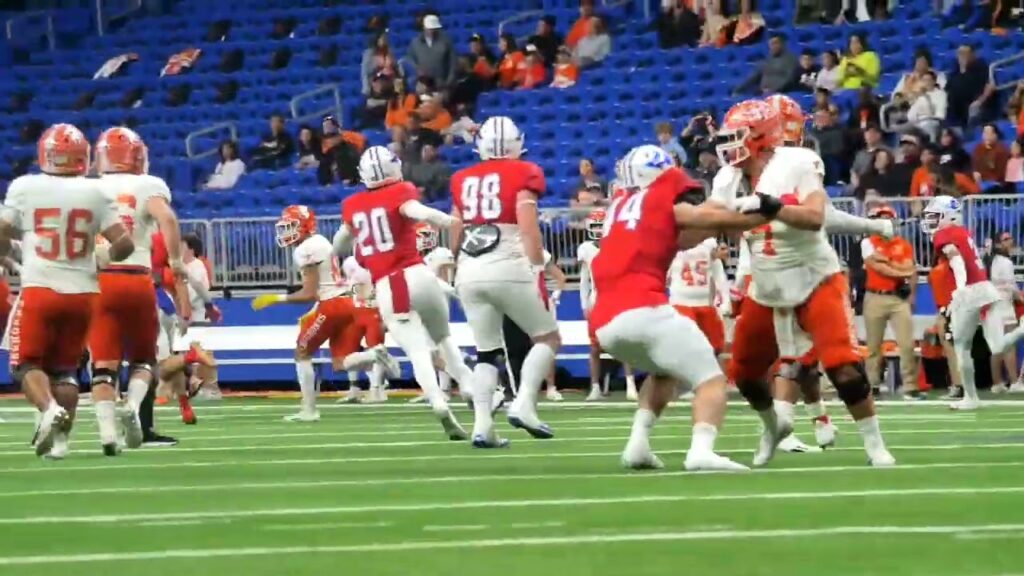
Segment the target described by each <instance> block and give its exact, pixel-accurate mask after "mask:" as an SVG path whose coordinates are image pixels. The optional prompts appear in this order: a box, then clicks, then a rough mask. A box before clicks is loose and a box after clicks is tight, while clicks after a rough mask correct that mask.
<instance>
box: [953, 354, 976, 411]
mask: <svg viewBox="0 0 1024 576" xmlns="http://www.w3.org/2000/svg"><path fill="white" fill-rule="evenodd" d="M954 350H955V351H956V356H957V358H956V359H957V362H958V363H959V364H960V384H961V385H963V388H964V398H966V399H967V400H974V401H977V400H978V386H977V384H975V382H974V358H972V357H971V349H970V348H969V347H968V348H967V349H966V350H964V349H961V348H960V347H959V346H956V345H955V344H954Z"/></svg>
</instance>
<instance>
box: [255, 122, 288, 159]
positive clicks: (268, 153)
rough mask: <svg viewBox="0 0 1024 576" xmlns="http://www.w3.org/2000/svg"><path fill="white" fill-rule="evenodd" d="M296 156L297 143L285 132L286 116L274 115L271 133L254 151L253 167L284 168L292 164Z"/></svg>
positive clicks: (266, 135) (267, 134) (265, 135)
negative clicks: (293, 157)
mask: <svg viewBox="0 0 1024 576" xmlns="http://www.w3.org/2000/svg"><path fill="white" fill-rule="evenodd" d="M294 154H295V141H294V140H292V136H291V134H289V133H288V131H287V130H285V127H284V116H282V115H280V114H274V115H273V116H271V117H270V132H268V133H266V134H264V135H263V139H262V140H261V141H260V143H259V145H258V146H256V149H255V150H253V151H252V153H251V156H252V165H253V167H255V168H268V169H277V168H284V167H285V166H288V165H289V164H291V162H292V156H293V155H294Z"/></svg>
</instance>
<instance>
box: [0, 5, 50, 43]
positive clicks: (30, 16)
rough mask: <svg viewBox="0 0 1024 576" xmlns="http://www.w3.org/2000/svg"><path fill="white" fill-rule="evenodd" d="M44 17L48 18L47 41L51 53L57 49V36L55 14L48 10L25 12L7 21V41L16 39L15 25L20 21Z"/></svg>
mask: <svg viewBox="0 0 1024 576" xmlns="http://www.w3.org/2000/svg"><path fill="white" fill-rule="evenodd" d="M39 16H44V17H45V18H46V40H47V43H48V44H49V47H50V51H51V52H52V51H54V50H56V49H57V35H56V33H54V29H53V14H51V13H50V12H49V11H47V10H36V11H33V12H25V13H24V14H19V15H17V16H14V17H12V18H10V19H8V20H7V40H13V39H14V24H15V22H18V21H20V20H31V19H33V18H36V17H39Z"/></svg>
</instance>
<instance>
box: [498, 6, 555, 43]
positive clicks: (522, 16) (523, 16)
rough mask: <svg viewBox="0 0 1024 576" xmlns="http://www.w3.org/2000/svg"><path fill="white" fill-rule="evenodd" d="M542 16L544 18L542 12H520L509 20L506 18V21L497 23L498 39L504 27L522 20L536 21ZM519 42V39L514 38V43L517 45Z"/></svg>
mask: <svg viewBox="0 0 1024 576" xmlns="http://www.w3.org/2000/svg"><path fill="white" fill-rule="evenodd" d="M543 16H544V11H543V10H527V11H526V12H520V13H519V14H516V15H515V16H512V17H511V18H506V19H504V20H502V21H501V22H498V38H501V35H502V34H504V33H505V26H508V25H509V24H513V23H516V22H522V21H524V20H531V19H532V20H536V19H538V18H541V17H543ZM527 38H529V36H527ZM520 40H521V39H520V38H516V42H517V43H518V42H519V41H520Z"/></svg>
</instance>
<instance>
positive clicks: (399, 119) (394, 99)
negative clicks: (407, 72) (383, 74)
mask: <svg viewBox="0 0 1024 576" xmlns="http://www.w3.org/2000/svg"><path fill="white" fill-rule="evenodd" d="M417 102H418V100H417V98H416V95H415V94H409V93H408V92H406V89H405V82H402V81H398V82H395V93H394V95H392V96H391V99H390V100H389V101H388V110H387V112H386V113H385V115H384V126H385V127H386V128H388V129H389V130H390V129H391V128H394V127H395V126H405V124H406V122H408V121H409V114H411V113H412V112H413V111H415V110H416V104H417Z"/></svg>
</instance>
